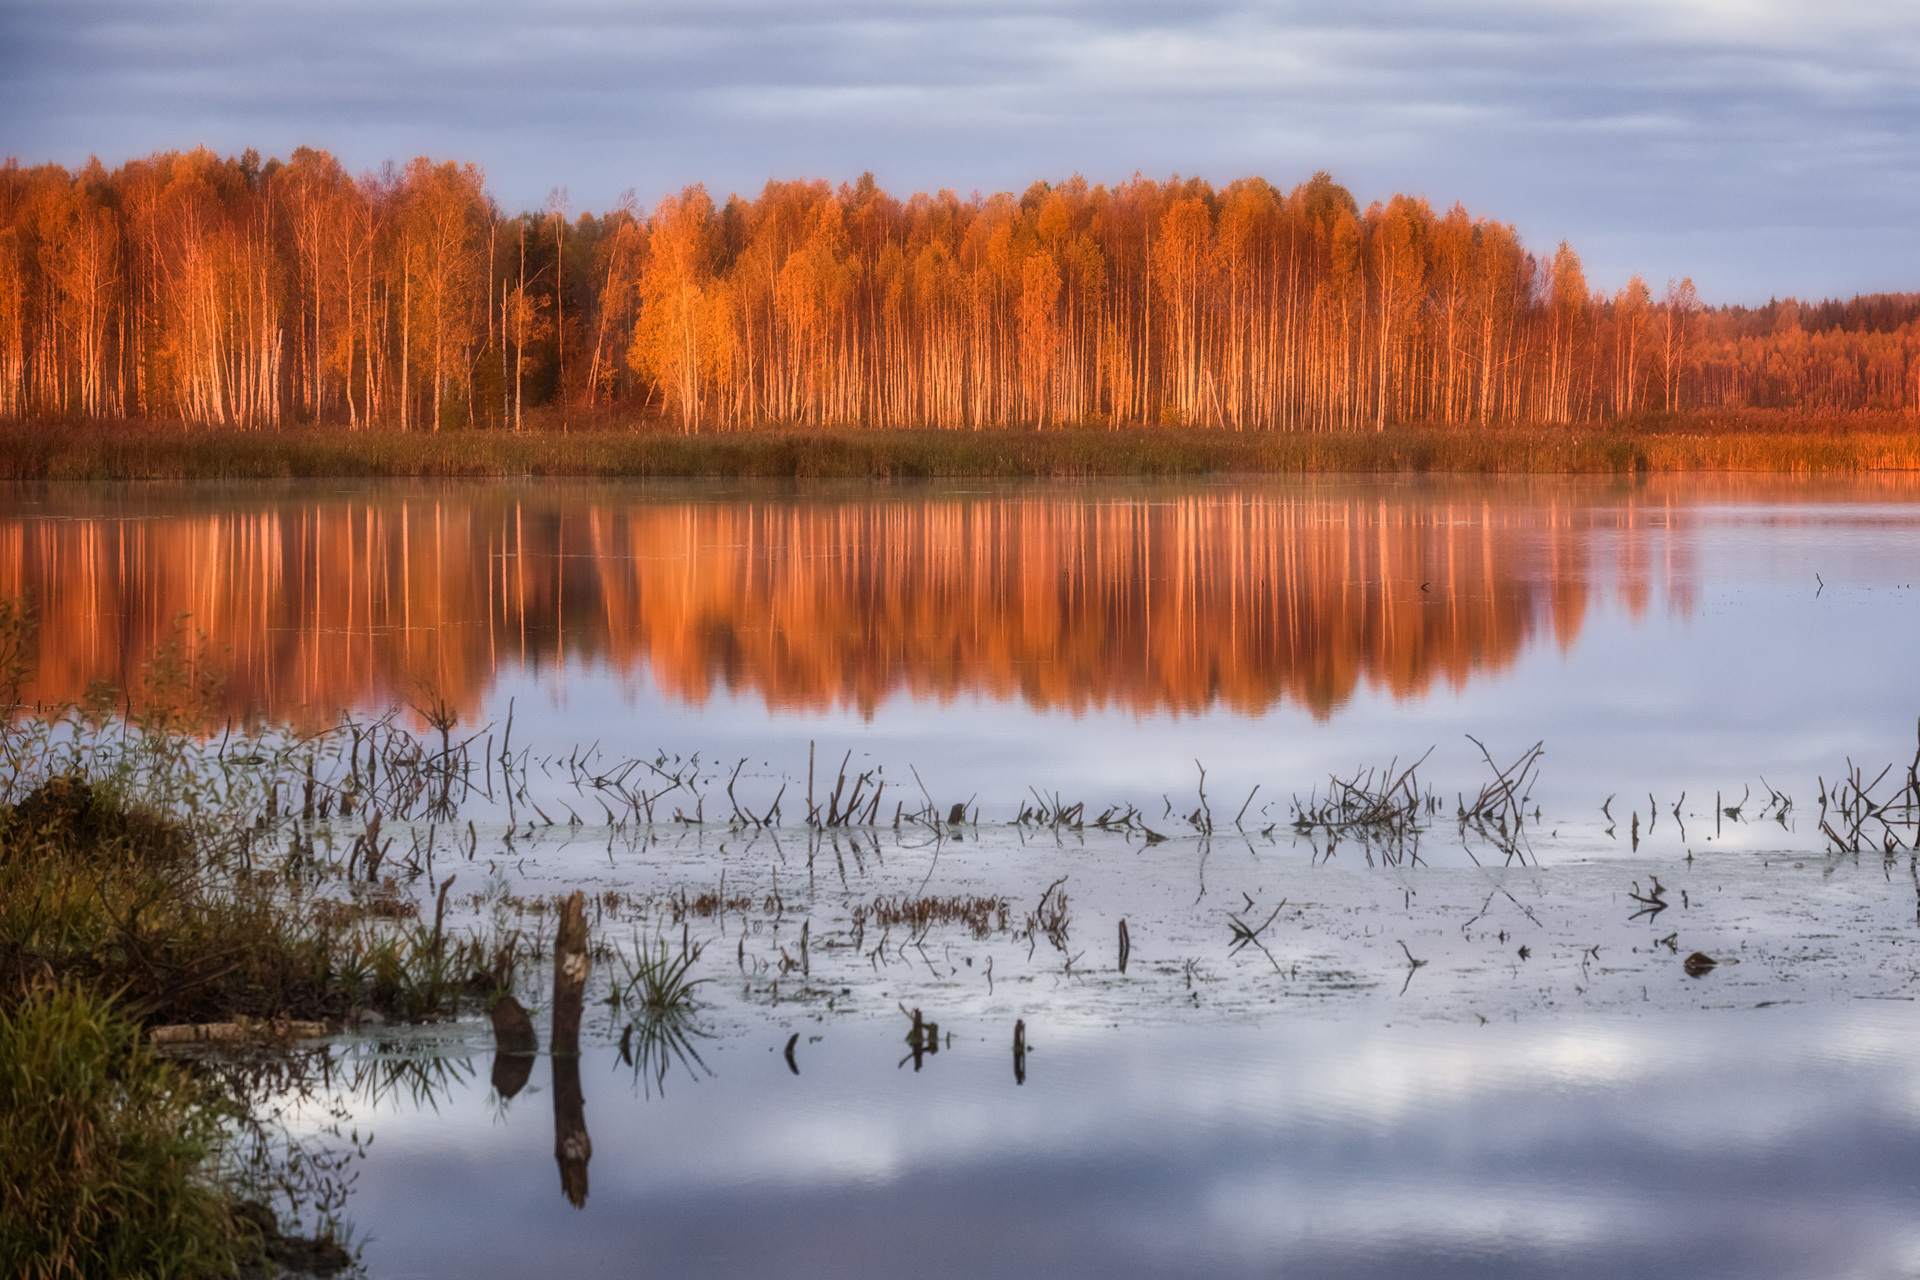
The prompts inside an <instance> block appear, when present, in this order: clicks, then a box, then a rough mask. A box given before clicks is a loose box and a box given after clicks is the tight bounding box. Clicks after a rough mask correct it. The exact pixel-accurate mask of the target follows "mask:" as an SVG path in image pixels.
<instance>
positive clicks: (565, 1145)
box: [548, 894, 593, 1209]
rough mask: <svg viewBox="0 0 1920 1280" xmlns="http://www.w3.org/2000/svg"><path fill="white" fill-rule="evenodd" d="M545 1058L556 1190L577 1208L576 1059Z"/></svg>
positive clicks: (583, 1169)
mask: <svg viewBox="0 0 1920 1280" xmlns="http://www.w3.org/2000/svg"><path fill="white" fill-rule="evenodd" d="M574 896H575V897H576V898H577V897H578V896H579V895H578V894H576V895H574ZM578 1030H579V1028H578V1026H576V1027H575V1032H576V1033H577V1032H578ZM548 1061H549V1062H550V1063H552V1065H553V1158H554V1161H555V1163H557V1164H558V1165H559V1166H560V1190H561V1191H563V1192H565V1193H566V1197H567V1200H568V1202H569V1203H571V1204H572V1205H573V1207H574V1208H576V1209H581V1208H585V1207H586V1203H587V1161H589V1160H591V1159H593V1139H592V1138H590V1137H588V1136H587V1104H586V1099H585V1097H584V1096H583V1095H582V1094H581V1092H580V1059H579V1058H578V1057H577V1056H575V1057H571V1058H562V1057H559V1056H558V1055H555V1056H554V1057H552V1058H549V1059H548Z"/></svg>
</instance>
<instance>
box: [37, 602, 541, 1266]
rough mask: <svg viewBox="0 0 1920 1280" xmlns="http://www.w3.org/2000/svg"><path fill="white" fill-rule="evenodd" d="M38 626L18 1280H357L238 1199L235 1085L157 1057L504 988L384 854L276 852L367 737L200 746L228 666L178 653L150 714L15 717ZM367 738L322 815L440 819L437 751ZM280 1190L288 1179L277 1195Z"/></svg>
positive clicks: (240, 1101) (266, 736)
mask: <svg viewBox="0 0 1920 1280" xmlns="http://www.w3.org/2000/svg"><path fill="white" fill-rule="evenodd" d="M32 626H33V620H32V617H31V614H30V613H29V612H28V611H27V609H26V608H25V607H24V606H22V605H20V604H18V603H14V602H4V601H0V703H4V704H5V705H6V706H7V708H8V713H7V714H6V715H5V716H4V718H0V1273H4V1274H6V1275H9V1276H14V1275H19V1276H26V1277H33V1278H35V1280H40V1278H45V1280H65V1278H68V1277H74V1278H78V1277H115V1278H116V1280H117V1278H118V1277H128V1276H152V1277H167V1276H186V1277H194V1276H208V1275H231V1274H234V1273H235V1269H236V1267H243V1266H244V1267H248V1268H253V1269H257V1268H258V1266H259V1265H261V1264H262V1263H263V1260H265V1259H269V1258H273V1257H276V1256H288V1257H295V1258H300V1259H304V1260H305V1262H307V1263H309V1264H311V1263H314V1261H315V1259H316V1258H318V1259H323V1260H325V1261H326V1262H327V1263H328V1264H329V1266H328V1269H332V1267H336V1266H338V1265H343V1264H344V1262H345V1261H346V1255H345V1253H344V1251H342V1250H340V1249H339V1248H338V1247H337V1245H335V1244H334V1243H333V1241H332V1239H331V1236H330V1234H329V1233H330V1230H331V1225H330V1223H328V1222H323V1223H321V1224H320V1225H321V1236H320V1237H318V1238H316V1239H315V1240H311V1241H301V1240H289V1239H288V1238H286V1237H283V1236H282V1235H281V1234H280V1232H279V1229H278V1225H277V1219H276V1216H275V1213H274V1211H273V1210H272V1209H271V1208H269V1207H267V1206H266V1205H265V1204H263V1203H261V1202H260V1201H259V1200H258V1199H257V1198H248V1197H244V1196H243V1195H242V1194H241V1193H242V1190H243V1187H242V1185H241V1182H242V1181H244V1179H241V1178H239V1171H238V1169H237V1162H236V1161H235V1159H234V1155H235V1151H234V1148H235V1145H236V1143H240V1142H243V1141H254V1145H255V1146H256V1147H258V1145H259V1144H258V1142H257V1141H256V1140H257V1139H258V1137H259V1133H260V1125H259V1123H258V1121H257V1118H256V1117H254V1116H252V1115H251V1114H250V1112H249V1110H248V1100H247V1098H246V1097H244V1096H243V1095H244V1094H245V1092H246V1090H245V1089H244V1088H241V1087H237V1083H236V1081H237V1078H236V1077H235V1076H233V1075H232V1074H231V1073H224V1074H223V1073H221V1072H218V1071H213V1070H203V1069H201V1068H200V1066H199V1064H196V1063H192V1062H186V1063H182V1062H174V1061H168V1060H165V1059H163V1058H161V1057H160V1056H158V1055H157V1053H156V1050H155V1049H154V1047H153V1046H154V1045H157V1044H160V1043H162V1042H166V1043H174V1042H178V1041H182V1040H186V1041H192V1040H198V1039H203V1038H204V1039H228V1038H238V1039H252V1038H258V1037H261V1036H264V1037H265V1038H267V1039H269V1040H284V1039H285V1038H287V1037H288V1036H290V1035H292V1034H294V1033H295V1032H296V1031H297V1030H301V1029H304V1030H305V1033H306V1034H312V1032H313V1031H314V1030H316V1029H319V1028H321V1027H324V1026H327V1025H334V1026H337V1025H339V1024H340V1023H341V1022H342V1021H344V1020H348V1019H352V1018H355V1017H362V1016H373V1015H377V1016H380V1017H384V1018H400V1019H422V1018H432V1017H436V1016H441V1015H444V1014H451V1013H455V1012H457V1011H458V1007H459V1004H460V1001H461V999H462V997H463V996H464V995H467V994H468V993H469V992H472V993H473V994H475V995H477V996H484V995H485V994H486V993H488V992H489V991H490V990H491V989H492V988H494V987H495V986H497V985H499V983H501V982H503V981H505V980H507V976H506V975H504V974H502V975H500V976H492V975H490V974H489V973H488V972H487V971H486V970H485V969H484V968H483V967H482V964H481V961H482V959H483V948H482V947H481V945H480V943H479V942H478V941H477V940H475V939H474V938H472V937H464V938H455V937H453V936H452V935H451V934H450V933H447V932H445V931H443V929H442V927H441V921H440V920H439V919H437V918H436V919H435V921H434V923H433V924H432V926H431V927H429V926H427V925H426V924H425V923H424V922H422V921H420V920H419V919H418V918H417V915H418V913H417V909H416V908H415V907H414V904H413V903H412V901H411V899H410V898H406V897H403V896H402V895H400V894H399V893H398V892H397V891H396V886H395V884H394V880H393V870H392V869H388V870H387V871H386V875H385V876H384V877H383V876H382V874H381V873H382V870H383V868H382V854H383V853H385V852H387V846H386V845H380V844H378V843H377V842H376V843H370V845H369V847H368V848H367V849H366V850H365V851H364V852H361V853H359V854H358V855H357V856H356V858H355V860H354V864H353V865H351V866H349V867H348V868H346V869H344V870H343V869H342V868H340V867H339V866H338V865H337V864H335V863H332V862H330V861H328V860H327V859H325V858H320V859H317V860H316V859H315V858H314V856H313V855H314V850H313V848H312V844H313V841H312V837H311V834H307V835H306V837H305V842H304V843H303V842H302V838H301V836H300V835H299V834H296V835H295V836H294V837H293V838H292V839H291V840H290V841H289V842H288V843H287V845H286V847H285V848H284V849H277V850H272V851H271V855H272V856H271V857H260V856H257V855H258V854H261V853H266V852H269V851H268V850H265V849H257V848H256V846H257V845H263V844H264V843H265V842H266V841H268V840H272V839H275V838H276V836H278V835H279V834H280V833H281V832H282V831H283V830H284V829H285V827H286V826H287V825H288V824H287V823H286V822H285V818H286V817H290V816H292V815H291V814H285V813H284V811H283V810H282V809H281V801H282V797H283V796H291V795H292V794H293V793H294V789H295V788H296V787H301V788H303V789H304V794H303V796H302V799H303V802H304V805H305V812H306V814H307V816H308V817H311V816H312V815H313V813H314V804H315V788H316V784H315V782H314V781H313V779H314V777H315V770H316V768H318V769H319V770H320V771H321V772H322V774H323V775H324V776H327V777H332V774H333V770H334V768H335V766H337V765H339V762H340V759H341V757H342V755H343V754H344V753H343V751H342V749H341V742H342V741H343V740H345V739H346V738H347V736H348V731H346V730H343V731H342V733H341V734H339V735H327V734H323V735H319V736H317V737H313V736H309V737H305V738H300V737H294V736H291V735H285V734H280V733H276V732H273V731H263V732H258V733H244V732H243V733H241V734H238V735H235V734H232V733H231V732H229V733H226V734H222V735H220V736H218V737H214V736H212V735H207V734H203V733H202V732H200V730H201V729H202V728H203V727H204V722H203V720H202V718H201V715H200V713H202V712H204V711H205V710H206V709H207V707H208V706H209V705H210V702H211V700H212V699H213V698H214V696H215V695H217V693H218V685H219V682H220V672H219V671H217V670H212V669H208V664H204V663H203V664H195V663H190V662H187V661H185V660H183V658H182V652H181V649H180V647H179V646H178V645H177V644H176V645H165V646H162V649H161V651H160V652H159V653H158V654H157V655H156V657H155V658H154V659H153V660H152V661H151V662H150V663H149V664H148V667H147V670H146V671H145V672H144V674H143V678H142V681H141V684H142V688H141V689H140V691H139V694H138V695H137V698H138V700H137V701H136V702H135V703H134V705H133V709H131V710H126V709H125V708H126V707H127V701H126V699H125V698H124V696H123V695H122V694H121V693H120V692H119V691H117V690H112V689H107V688H104V687H99V688H95V689H94V690H92V691H90V693H89V696H88V697H87V698H86V699H85V700H83V701H82V702H81V703H80V704H78V705H74V706H68V707H57V708H40V709H38V710H36V711H35V712H34V713H33V714H26V715H23V714H18V710H19V690H20V688H21V686H22V683H23V681H24V679H25V677H26V675H27V674H28V672H27V669H26V664H25V661H24V655H25V654H26V653H27V652H28V651H29V646H28V644H27V639H28V637H29V635H30V633H31V630H32ZM351 741H352V743H353V748H354V759H353V764H352V766H350V767H348V768H344V769H342V770H341V772H342V773H343V774H344V775H345V777H344V779H343V785H332V784H329V785H327V787H326V789H325V794H324V795H323V796H322V797H321V800H320V804H321V806H322V807H323V808H326V809H338V811H340V812H346V811H347V810H348V809H349V808H350V807H351V806H353V805H354V804H355V803H358V804H359V805H360V806H361V807H363V808H373V810H374V812H376V813H377V812H378V810H379V809H380V808H384V809H385V810H386V811H387V812H388V813H389V814H393V815H395V816H399V817H405V816H406V815H407V814H409V813H410V812H412V811H413V810H414V808H415V807H417V806H420V805H432V804H434V803H435V802H436V801H438V802H440V803H444V802H445V799H446V794H447V786H446V785H445V781H444V780H443V783H442V785H441V786H440V787H439V789H438V791H437V792H436V791H435V790H434V788H433V783H434V781H435V779H436V777H439V776H440V775H441V774H444V773H445V770H444V769H441V768H440V767H439V765H440V764H444V762H445V761H446V760H447V759H448V755H447V753H446V752H445V751H444V749H443V751H442V753H441V754H440V756H439V757H438V763H436V758H435V757H434V756H433V755H432V754H431V753H430V752H429V751H428V749H427V748H426V747H425V746H424V745H423V744H422V743H421V742H420V741H418V740H416V739H414V738H413V737H411V735H408V734H406V733H404V732H402V731H395V732H390V733H387V734H385V735H384V740H382V736H381V734H380V726H370V727H366V728H358V727H356V730H355V731H353V733H352V736H351ZM362 752H364V757H363V755H362ZM375 768H379V769H380V774H379V775H378V776H376V775H375V774H374V772H373V770H374V769H375ZM363 770H364V772H363ZM370 826H371V828H372V830H373V831H374V832H375V833H376V834H377V831H378V826H379V819H378V818H377V817H375V818H374V819H372V820H371V824H370ZM388 843H389V844H390V841H389V842H388ZM396 861H398V860H397V859H396ZM402 874H408V871H406V870H403V871H402ZM342 879H344V880H348V881H351V882H352V883H350V884H347V885H345V886H341V885H338V884H335V883H334V882H336V881H339V880H342ZM322 885H331V886H332V893H331V894H330V895H327V896H322V895H319V894H316V893H315V890H316V889H318V888H320V887H321V886H322ZM444 897H445V895H444V891H443V893H442V902H443V903H444ZM163 1028H164V1030H162V1029H163ZM256 1163H257V1159H256ZM255 1181H256V1182H257V1181H258V1180H257V1179H256V1180H255ZM285 1185H286V1183H285V1180H284V1179H277V1180H276V1179H269V1180H268V1181H267V1183H266V1187H267V1192H268V1194H269V1195H271V1194H273V1188H275V1187H280V1188H282V1189H283V1190H284V1187H285ZM296 1207H297V1206H296Z"/></svg>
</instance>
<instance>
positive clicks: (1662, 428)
mask: <svg viewBox="0 0 1920 1280" xmlns="http://www.w3.org/2000/svg"><path fill="white" fill-rule="evenodd" d="M1887 470H1900V471H1904V470H1920V431H1916V430H1914V428H1913V425H1912V424H1911V423H1909V422H1908V421H1907V420H1906V419H1905V418H1903V417H1902V416H1900V415H1897V414H1877V415H1867V414H1861V415H1852V416H1848V417H1836V418H1828V419H1809V418H1804V417H1800V416H1797V415H1785V414H1774V413H1760V412H1750V413H1739V414H1735V413H1728V414H1715V415H1711V416H1707V415H1672V416H1666V415H1653V416H1647V417H1644V418H1639V419H1635V420H1634V421H1632V422H1631V423H1625V424H1612V425H1609V426H1607V427H1604V428H1567V427H1555V428H1540V427H1507V428H1484V429H1483V428H1472V429H1469V428H1460V429H1438V428H1436V429H1419V430H1388V431H1383V432H1357V433H1332V434H1325V433H1295V432H1230V431H1214V430H1196V429H1180V428H1152V429H1143V428H1130V429H1123V430H1106V429H1101V428H1093V427H1088V428H1079V429H1072V430H1056V431H1044V432H1042V431H879V430H871V429H852V428H850V429H843V430H772V429H769V430H760V431H746V432H719V433H705V434H695V435H686V434H682V433H680V432H678V431H677V430H673V429H671V428H667V427H663V425H662V424H661V423H660V422H658V421H657V420H650V421H646V422H635V421H631V420H625V419H618V418H613V417H608V416H601V417H596V418H592V419H589V420H587V421H584V422H583V421H581V420H579V419H578V418H576V419H575V420H574V421H573V422H571V423H566V424H563V423H562V421H561V420H560V418H559V417H558V416H557V415H541V419H540V428H539V429H532V430H528V431H524V432H507V431H446V432H439V433H434V432H397V431H386V430H369V431H347V430H342V429H337V428H322V429H297V430H286V431H236V430H214V429H200V428H191V427H183V426H181V425H180V424H178V423H158V422H112V421H101V420H78V421H59V422H53V421H22V420H14V421H12V422H9V423H4V424H0V480H14V481H44V480H94V481H102V480H201V479H204V480H266V479H289V478H321V477H383V476H390V477H406V478H472V479H483V478H498V477H509V476H580V477H594V478H618V477H671V476H715V477H769V478H820V479H836V478H838V479H911V478H937V477H992V478H1005V479H1022V478H1049V477H1075V476H1190V475H1204V474H1233V473H1239V474H1273V475H1304V474H1315V473H1341V472H1345V473H1360V474H1366V473H1422V472H1436V473H1439V472H1454V473H1470V474H1487V475H1498V474H1587V475H1618V474H1631V473H1637V472H1690V471H1757V472H1782V473H1808V474H1811V473H1823V474H1844V473H1851V472H1865V471H1887Z"/></svg>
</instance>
